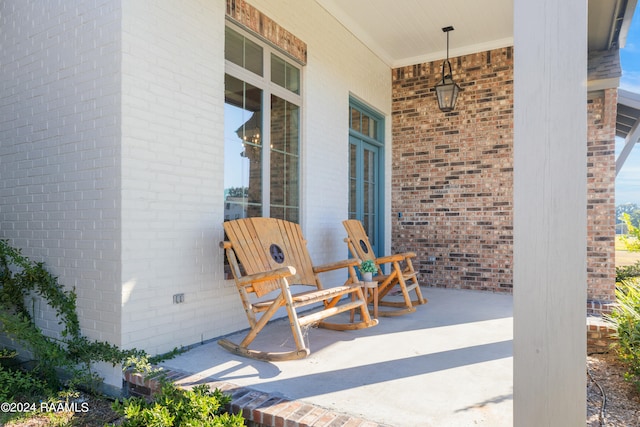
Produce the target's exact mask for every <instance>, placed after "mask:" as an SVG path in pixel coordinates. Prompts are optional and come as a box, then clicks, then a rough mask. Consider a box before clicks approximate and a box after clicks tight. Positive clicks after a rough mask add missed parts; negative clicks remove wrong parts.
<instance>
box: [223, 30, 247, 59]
mask: <svg viewBox="0 0 640 427" xmlns="http://www.w3.org/2000/svg"><path fill="white" fill-rule="evenodd" d="M243 45H244V37H242V36H241V35H240V34H238V33H236V32H235V31H233V30H232V29H230V28H229V27H226V29H225V33H224V59H226V60H228V61H231V62H233V63H234V64H237V65H239V66H241V67H244V59H243V58H244V47H243Z"/></svg>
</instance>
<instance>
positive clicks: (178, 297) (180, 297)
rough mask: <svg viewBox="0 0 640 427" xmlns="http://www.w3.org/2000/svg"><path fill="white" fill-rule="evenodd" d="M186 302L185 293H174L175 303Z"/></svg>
mask: <svg viewBox="0 0 640 427" xmlns="http://www.w3.org/2000/svg"><path fill="white" fill-rule="evenodd" d="M183 302H184V294H174V295H173V303H174V304H181V303H183Z"/></svg>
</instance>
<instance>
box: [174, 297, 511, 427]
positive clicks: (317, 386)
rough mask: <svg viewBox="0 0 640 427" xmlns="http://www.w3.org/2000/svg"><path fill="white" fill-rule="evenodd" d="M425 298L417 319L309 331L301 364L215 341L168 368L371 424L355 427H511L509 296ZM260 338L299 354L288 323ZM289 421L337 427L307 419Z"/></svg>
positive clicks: (188, 380)
mask: <svg viewBox="0 0 640 427" xmlns="http://www.w3.org/2000/svg"><path fill="white" fill-rule="evenodd" d="M423 295H424V296H425V297H426V298H428V299H429V302H428V303H427V304H426V305H422V306H418V307H417V311H416V312H415V313H411V314H409V315H404V316H399V317H381V318H380V323H379V324H378V325H377V326H376V327H373V328H368V329H364V330H359V331H345V332H338V331H330V330H325V329H318V328H311V329H308V330H307V340H308V343H309V346H310V348H311V355H310V356H309V357H308V358H306V359H303V360H294V361H286V362H262V361H257V360H252V359H248V358H243V357H240V356H236V355H233V354H231V353H229V352H227V351H226V350H224V349H223V348H222V347H220V346H219V345H217V343H216V342H215V341H214V342H209V343H205V344H203V345H200V346H196V347H194V348H192V349H191V350H189V351H187V352H186V353H183V354H182V355H180V356H178V357H176V358H174V359H171V360H168V361H165V362H163V363H162V366H163V367H164V368H165V369H169V370H171V371H176V372H178V373H182V374H183V375H182V377H183V378H182V379H180V381H179V382H180V383H181V384H184V385H187V386H188V385H192V384H197V383H208V382H215V381H223V382H225V383H230V384H233V385H236V386H238V387H240V388H242V389H244V390H254V391H257V392H262V393H266V394H268V395H269V396H279V397H284V398H287V399H289V400H291V401H295V402H298V403H300V404H303V405H307V404H308V405H312V406H313V407H319V408H326V409H329V410H331V411H333V412H334V413H337V414H344V415H345V417H343V419H348V418H349V417H351V418H352V419H353V418H357V419H360V420H368V421H371V423H369V424H367V423H363V422H361V423H359V424H358V423H354V424H353V425H376V424H377V425H386V426H395V427H416V426H425V427H426V426H439V427H445V426H456V427H460V426H491V427H500V426H511V425H512V423H513V417H512V406H513V373H512V371H513V352H512V340H513V318H512V296H511V295H503V294H495V293H484V292H476V291H461V290H451V289H436V288H423ZM344 315H345V316H347V314H344ZM260 335H261V336H260ZM260 335H259V337H258V338H257V339H256V341H255V342H254V343H253V344H252V345H251V347H252V348H256V349H261V350H269V349H273V350H274V351H283V349H285V350H286V349H289V348H293V343H292V341H293V340H292V338H291V334H290V331H289V329H288V323H287V322H285V321H282V320H279V321H275V322H273V323H272V324H270V325H268V327H267V328H266V330H265V331H263V332H262V333H261V334H260ZM242 336H244V333H238V334H234V335H231V336H230V337H228V338H230V339H231V340H232V341H234V342H240V341H241V339H242ZM214 384H215V383H214ZM262 400H263V401H264V400H268V399H266V397H265V398H263V399H262ZM263 406H264V405H263ZM298 406H299V405H298ZM245 413H246V410H245ZM317 413H319V412H317ZM305 423H306V424H305ZM286 425H334V424H329V423H327V424H324V421H323V422H321V421H319V420H318V421H317V422H314V421H313V420H312V418H311V415H308V416H306V418H305V419H304V422H301V423H299V424H296V423H293V424H286ZM335 425H347V424H346V423H336V424H335Z"/></svg>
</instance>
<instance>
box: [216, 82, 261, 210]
mask: <svg viewBox="0 0 640 427" xmlns="http://www.w3.org/2000/svg"><path fill="white" fill-rule="evenodd" d="M261 111H262V91H261V90H260V89H258V88H256V87H255V86H252V85H250V84H248V83H245V82H243V81H241V80H238V79H236V78H234V77H231V76H229V75H225V103H224V129H225V137H224V164H225V168H224V189H225V190H224V193H225V194H224V198H225V211H224V217H225V220H231V219H238V218H246V217H249V216H260V215H261V212H262V149H261V146H262V136H261V135H262V119H261Z"/></svg>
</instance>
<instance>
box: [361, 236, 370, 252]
mask: <svg viewBox="0 0 640 427" xmlns="http://www.w3.org/2000/svg"><path fill="white" fill-rule="evenodd" d="M360 247H361V248H362V250H363V251H364V253H365V254H368V253H369V248H368V247H367V244H366V243H365V242H364V240H362V239H360Z"/></svg>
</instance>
